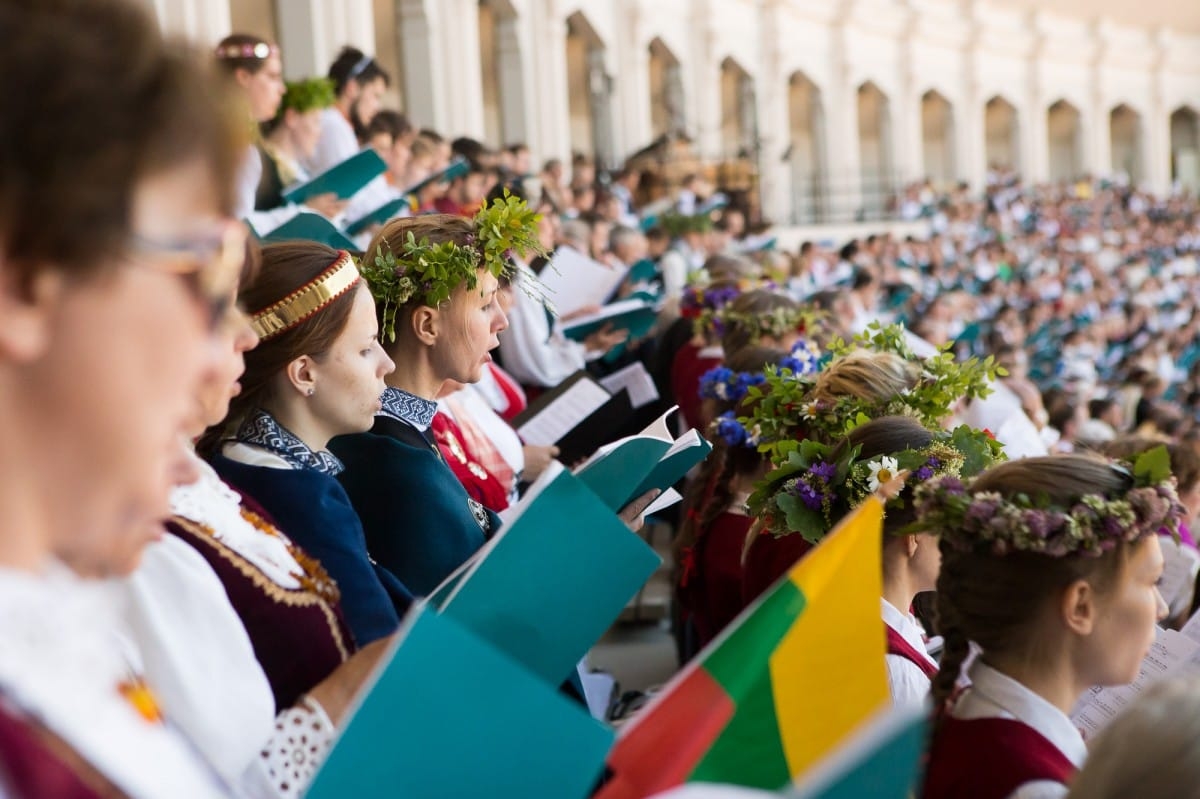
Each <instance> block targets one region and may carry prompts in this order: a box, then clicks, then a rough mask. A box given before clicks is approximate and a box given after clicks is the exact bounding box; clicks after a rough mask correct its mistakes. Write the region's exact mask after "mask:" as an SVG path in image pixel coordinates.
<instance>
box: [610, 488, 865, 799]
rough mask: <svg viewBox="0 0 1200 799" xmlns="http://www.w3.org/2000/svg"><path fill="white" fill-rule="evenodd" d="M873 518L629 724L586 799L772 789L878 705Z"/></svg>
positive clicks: (795, 574) (741, 621) (834, 542)
mask: <svg viewBox="0 0 1200 799" xmlns="http://www.w3.org/2000/svg"><path fill="white" fill-rule="evenodd" d="M882 521H883V507H882V505H880V504H879V502H878V501H877V500H875V499H874V498H871V499H868V500H867V502H866V503H864V504H863V505H862V506H860V507H859V508H858V509H857V510H856V511H855V512H854V513H852V514H851V515H850V516H848V517H846V519H845V520H843V521H842V523H841V524H839V525H838V527H837V528H836V529H835V530H834V531H833V532H832V533H830V534H829V536H828V537H826V538H825V540H824V541H822V542H821V543H820V545H818V546H817V547H816V548H815V549H814V550H813V551H812V552H811V553H810V554H809V555H808V556H807V557H805V558H804V559H803V560H801V561H800V562H799V563H798V564H797V565H796V566H794V567H793V568H792V570H791V571H790V572H789V573H788V574H787V575H786V576H785V577H783V578H781V579H780V581H779V582H778V583H777V584H776V585H775V586H774V587H773V588H772V589H771V590H769V591H767V592H766V594H765V595H764V596H763V597H761V598H760V599H759V600H758V601H757V602H756V603H755V604H754V605H752V606H750V607H749V608H747V609H746V611H745V612H743V613H742V615H741V616H739V617H738V619H737V620H736V621H734V623H733V624H731V625H730V627H729V629H728V630H726V631H725V632H724V633H723V634H722V635H721V636H720V637H719V638H718V639H717V640H715V641H713V642H712V644H710V645H709V646H708V647H707V648H706V649H705V650H704V651H703V652H701V653H700V654H699V655H698V656H697V657H696V659H695V660H694V661H693V662H692V663H691V664H689V665H688V666H687V667H686V668H685V669H684V670H683V671H682V672H681V673H680V674H679V675H678V676H677V677H676V678H675V679H674V680H673V681H672V682H671V683H670V684H669V685H668V686H667V688H666V689H664V691H663V693H662V694H661V695H660V696H659V697H658V698H657V699H656V700H655V701H654V702H653V703H652V704H651V705H650V706H648V707H647V708H646V710H645V711H643V712H642V714H641V715H639V716H638V717H637V718H636V719H634V720H633V721H632V722H630V724H629V726H628V727H626V728H625V729H624V730H623V731H622V734H621V736H620V738H619V739H618V741H617V744H616V745H615V746H614V747H613V750H612V752H611V753H610V754H609V758H608V765H609V768H610V770H611V772H612V779H611V781H610V782H608V783H607V784H606V785H605V786H604V787H603V789H602V790H601V791H600V792H599V793H598V794H597V799H640V798H641V797H646V796H651V795H653V794H655V793H657V792H659V791H664V790H667V789H668V788H672V787H674V786H676V785H679V784H681V783H685V782H723V783H732V784H737V785H744V786H749V787H755V788H765V789H768V790H777V789H779V788H781V787H783V786H785V785H787V784H789V783H790V782H792V780H794V779H795V778H796V777H797V776H798V775H800V774H803V773H804V772H805V771H806V770H807V769H809V768H810V767H812V766H813V765H814V764H815V763H817V761H819V760H821V759H822V758H823V757H824V756H825V755H827V754H828V753H830V752H831V751H833V750H834V749H836V748H837V747H838V746H839V745H840V744H842V743H843V742H844V741H846V740H847V738H848V737H849V736H851V735H852V734H853V733H854V732H855V731H856V730H857V729H858V728H859V727H860V725H862V724H863V723H864V722H867V721H868V720H869V719H871V718H872V717H874V716H875V715H876V714H877V713H878V712H879V711H881V710H883V709H885V708H886V707H887V706H888V703H889V699H888V687H887V674H886V671H885V667H884V652H885V635H884V629H883V620H882V618H881V616H880V612H879V597H880V596H881V595H882V592H883V587H882V579H883V578H882V565H881V562H880V561H881V551H880V549H881V540H880V535H881V529H882Z"/></svg>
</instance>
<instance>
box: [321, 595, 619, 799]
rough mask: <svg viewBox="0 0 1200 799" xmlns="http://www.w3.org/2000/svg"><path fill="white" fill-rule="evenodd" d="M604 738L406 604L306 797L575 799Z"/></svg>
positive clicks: (428, 613) (515, 672)
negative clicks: (547, 798)
mask: <svg viewBox="0 0 1200 799" xmlns="http://www.w3.org/2000/svg"><path fill="white" fill-rule="evenodd" d="M612 741H613V733H612V731H611V730H610V729H608V728H607V727H606V726H605V725H603V724H601V723H600V722H598V721H596V720H594V719H593V718H592V717H591V716H590V715H589V714H588V712H587V710H586V709H585V708H584V707H582V706H581V705H579V704H578V703H577V702H574V701H572V700H571V699H569V698H567V697H566V696H564V695H563V694H561V693H559V692H558V690H557V689H556V688H555V687H554V686H552V685H548V684H546V683H545V682H544V681H543V680H541V679H539V678H538V677H536V676H534V675H533V674H530V673H529V671H528V670H526V669H524V668H522V667H521V666H520V665H519V664H517V663H516V662H514V661H513V660H512V659H511V658H509V657H507V656H506V655H505V654H503V653H501V652H499V651H498V650H496V649H495V648H493V647H492V646H490V645H488V644H487V643H486V642H484V641H482V640H481V639H479V638H478V637H477V636H476V635H475V634H474V633H472V632H471V631H469V630H468V629H467V628H465V627H464V626H462V625H461V624H459V623H458V622H456V621H455V620H453V619H450V618H447V617H446V616H445V615H438V614H436V613H434V612H432V610H431V609H429V608H428V607H427V606H425V605H423V604H420V603H418V604H416V605H414V606H413V608H412V610H410V611H409V613H408V615H407V616H406V617H405V619H404V622H403V624H402V625H401V628H400V631H399V632H398V633H397V635H396V640H395V642H394V643H393V645H392V647H391V649H390V650H389V651H388V652H387V653H386V654H385V655H384V657H383V658H382V661H381V665H380V666H379V667H377V669H376V671H375V673H374V674H373V675H372V677H371V679H370V680H369V681H368V683H367V685H366V686H365V687H364V689H363V690H362V692H361V693H360V695H359V697H358V698H357V705H356V707H355V708H354V710H353V712H352V715H351V716H350V718H349V720H348V721H346V722H345V723H344V729H343V730H342V732H341V734H340V736H339V737H338V740H337V741H336V743H335V744H334V747H333V750H332V751H331V752H330V753H329V756H328V757H327V758H326V760H325V763H324V764H323V765H322V766H321V769H320V771H318V772H317V776H316V778H315V779H314V780H313V783H312V786H311V787H310V788H309V790H308V792H307V793H306V794H305V795H306V796H307V797H308V799H344V797H348V796H353V797H363V799H375V798H376V797H379V799H383V797H393V796H404V797H442V796H487V797H495V798H496V799H517V797H531V796H554V797H563V798H564V799H584V797H586V796H588V795H589V794H590V793H591V790H592V788H593V787H594V785H595V782H596V780H597V779H598V778H599V777H600V774H601V772H602V770H603V767H604V757H605V754H606V753H607V752H608V750H609V748H610V746H611V745H612Z"/></svg>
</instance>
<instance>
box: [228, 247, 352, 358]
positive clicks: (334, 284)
mask: <svg viewBox="0 0 1200 799" xmlns="http://www.w3.org/2000/svg"><path fill="white" fill-rule="evenodd" d="M359 279H360V275H359V274H358V267H357V266H355V265H354V259H353V258H351V257H350V253H348V252H346V251H345V250H338V257H337V260H336V261H334V262H333V265H332V266H330V267H329V268H328V269H326V270H325V271H324V272H322V273H321V274H320V275H318V276H317V277H316V279H314V280H312V281H310V282H309V283H306V284H305V285H303V286H301V287H300V288H298V289H296V290H295V291H293V292H292V293H291V294H289V295H287V296H286V297H284V298H283V299H282V300H280V301H279V302H277V303H275V304H273V305H269V306H267V307H266V308H264V309H262V310H261V311H257V312H256V313H255V314H254V315H253V316H252V317H251V319H250V326H251V327H253V328H254V332H255V333H256V334H257V335H258V338H259V339H260V340H262V341H266V340H267V339H269V338H270V337H271V336H275V335H278V334H279V333H282V332H283V331H285V330H287V329H288V328H290V327H295V326H296V325H298V324H300V323H301V322H303V321H304V320H305V319H307V318H309V317H310V316H312V315H313V314H315V313H317V312H318V311H320V310H321V309H322V308H324V307H325V306H327V305H329V303H331V302H333V301H334V300H336V299H337V298H338V297H340V296H342V295H343V294H345V293H346V292H347V291H349V290H350V289H352V288H353V287H354V286H355V284H357V283H358V281H359Z"/></svg>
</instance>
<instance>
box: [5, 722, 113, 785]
mask: <svg viewBox="0 0 1200 799" xmlns="http://www.w3.org/2000/svg"><path fill="white" fill-rule="evenodd" d="M0 793H3V794H4V795H5V796H7V797H10V799H44V798H45V797H54V799H109V798H110V797H111V798H114V799H115V797H122V796H124V795H125V794H123V793H122V792H121V791H119V790H118V789H117V788H116V787H115V786H114V785H112V783H110V782H109V781H108V780H107V779H105V778H104V777H103V776H102V775H101V774H100V773H99V772H98V771H96V770H95V769H93V768H92V767H91V765H89V764H88V763H87V762H85V761H84V760H83V758H81V757H80V756H79V755H78V754H76V753H75V751H74V750H73V749H71V748H70V746H68V745H67V744H66V743H64V742H63V741H61V740H60V739H59V738H58V737H57V736H55V735H54V734H53V733H51V732H49V731H47V730H46V729H44V728H43V727H41V726H40V725H38V724H37V723H36V722H33V721H31V720H29V719H27V718H25V717H23V716H22V715H20V714H18V713H17V712H15V711H14V710H12V709H11V708H9V707H8V705H7V703H5V702H3V701H0Z"/></svg>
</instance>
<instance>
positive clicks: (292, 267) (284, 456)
mask: <svg viewBox="0 0 1200 799" xmlns="http://www.w3.org/2000/svg"><path fill="white" fill-rule="evenodd" d="M239 301H240V303H241V305H242V307H244V308H246V309H247V310H248V311H249V312H250V313H251V325H252V326H253V329H254V332H255V333H256V334H257V336H258V338H259V344H258V346H256V347H254V348H253V349H251V350H249V351H248V352H246V354H245V362H246V369H245V372H244V374H243V375H242V378H241V389H242V390H241V393H239V394H238V395H237V396H236V397H234V398H233V399H232V401H231V402H230V404H229V413H228V414H227V415H226V417H225V419H224V420H222V422H221V423H220V424H219V425H217V426H215V427H214V428H213V429H212V430H211V431H210V432H209V434H207V435H206V437H205V441H204V442H202V444H210V446H207V447H205V446H202V449H205V450H206V452H205V453H204V454H206V455H208V456H209V457H210V460H211V463H212V465H213V467H214V468H215V469H216V471H217V473H218V474H219V475H220V476H221V478H222V479H223V480H225V481H226V482H228V483H229V484H230V485H232V486H233V487H235V488H237V489H238V490H240V491H244V492H246V494H248V495H249V496H251V497H253V498H254V499H255V500H257V501H258V502H259V503H260V504H261V505H262V507H263V509H265V511H266V512H267V513H268V514H269V515H270V516H271V517H272V518H273V520H274V521H275V523H276V524H277V525H278V527H279V528H280V529H282V530H286V531H287V534H288V536H289V537H290V538H291V540H292V541H294V542H295V543H296V544H297V545H299V546H300V547H302V548H303V550H304V551H305V552H306V553H308V555H310V556H311V557H313V558H316V559H317V561H319V562H320V564H321V566H322V567H323V568H324V570H325V571H326V572H327V573H328V575H329V576H330V577H331V578H332V579H333V581H334V582H335V583H336V584H337V587H338V590H339V592H340V595H341V606H342V611H343V612H344V614H345V618H346V621H347V623H348V624H349V627H350V630H351V632H352V633H353V635H354V640H355V642H356V643H357V645H358V646H364V645H366V644H368V643H370V642H372V641H375V640H377V639H379V638H383V637H385V636H387V635H389V634H391V633H392V632H393V631H394V630H395V629H396V627H397V626H398V625H399V618H400V616H401V615H402V614H403V613H404V611H405V610H407V608H408V605H409V603H410V601H411V599H412V596H411V594H410V593H409V592H408V590H407V588H406V587H405V586H404V584H403V583H402V582H401V581H400V580H398V579H397V578H396V576H395V575H393V574H392V572H390V571H388V569H387V568H385V567H384V566H386V565H387V564H384V566H379V565H376V564H375V563H374V561H373V560H372V559H371V558H370V556H369V555H368V552H367V547H366V543H365V540H364V535H363V530H362V524H361V523H360V521H359V518H358V516H357V515H356V514H355V512H354V509H353V508H352V507H351V504H350V501H349V499H348V498H347V497H346V493H345V491H344V490H343V489H342V487H341V484H340V483H339V482H338V480H337V479H336V475H337V474H338V473H339V472H341V470H342V464H341V463H340V461H339V460H338V459H337V458H336V457H334V456H333V454H331V453H330V452H329V451H328V450H327V445H328V443H329V440H330V439H332V438H333V437H334V436H337V435H342V434H345V433H356V432H361V431H364V430H367V429H369V428H370V426H371V424H372V422H373V421H374V417H375V414H376V412H377V411H378V410H379V409H380V396H381V395H382V394H383V390H384V388H385V384H384V380H383V378H384V376H385V375H387V374H389V373H390V372H391V371H392V370H393V369H394V368H395V365H394V364H393V363H392V360H391V359H390V358H389V357H388V356H387V354H386V353H385V352H384V351H383V348H382V347H381V346H380V344H379V336H378V333H379V325H378V323H377V321H376V319H375V303H374V301H373V300H372V298H371V294H370V292H369V291H368V290H367V287H366V284H365V283H364V282H363V281H362V280H361V279H360V277H359V273H358V268H357V266H356V265H355V263H354V260H353V259H352V258H351V257H350V255H349V253H347V252H345V251H336V250H333V249H330V248H329V247H325V246H324V245H321V244H316V243H313V242H290V243H286V244H271V245H268V246H267V247H265V248H263V251H262V268H261V269H260V270H259V272H258V274H257V275H256V276H255V277H254V278H253V279H252V280H250V281H249V282H248V283H247V285H246V286H244V287H243V288H242V290H241V292H240V294H239Z"/></svg>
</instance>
